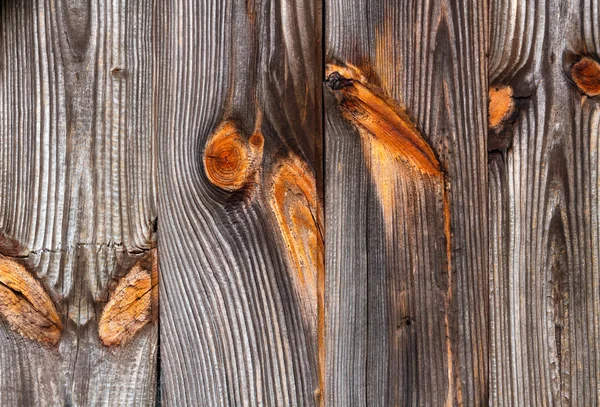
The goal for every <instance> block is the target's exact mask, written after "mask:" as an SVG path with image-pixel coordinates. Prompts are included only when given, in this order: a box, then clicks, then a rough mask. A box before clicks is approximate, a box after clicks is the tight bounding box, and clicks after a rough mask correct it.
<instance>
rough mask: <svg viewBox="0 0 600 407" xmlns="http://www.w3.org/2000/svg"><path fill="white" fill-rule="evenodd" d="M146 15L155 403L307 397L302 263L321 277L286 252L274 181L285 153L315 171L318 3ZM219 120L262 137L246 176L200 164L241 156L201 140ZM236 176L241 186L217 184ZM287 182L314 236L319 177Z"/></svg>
mask: <svg viewBox="0 0 600 407" xmlns="http://www.w3.org/2000/svg"><path fill="white" fill-rule="evenodd" d="M156 24H157V26H156V30H155V32H156V49H157V63H158V65H157V67H156V69H157V71H156V72H157V82H156V94H157V101H158V105H157V115H156V122H157V135H158V140H159V144H158V154H159V177H158V190H159V192H160V193H159V194H158V208H159V224H160V236H159V241H158V247H159V253H160V259H161V298H160V301H161V306H160V310H161V311H160V318H161V320H160V321H161V322H160V332H161V333H160V338H161V339H160V344H161V345H160V346H161V371H162V373H161V383H162V387H161V392H162V397H163V402H164V404H165V405H167V406H181V405H206V406H258V405H267V406H268V405H281V406H292V405H316V404H317V403H318V400H319V397H320V388H319V372H318V370H319V363H318V317H317V314H318V304H317V302H318V301H317V297H318V295H317V290H318V287H317V286H316V285H315V284H307V285H306V286H303V285H302V284H301V283H300V282H299V277H298V274H300V273H301V272H302V274H303V275H304V276H305V277H306V278H308V276H310V279H311V280H312V281H317V280H318V278H319V277H318V276H317V273H319V272H320V271H318V269H319V267H317V264H316V262H311V261H309V262H308V263H311V264H308V265H305V267H303V268H302V271H301V270H299V269H298V268H297V267H295V265H294V263H293V261H290V256H289V247H288V245H286V242H285V241H284V238H283V234H282V228H284V227H287V226H290V225H289V224H288V223H287V222H289V221H290V219H289V218H287V217H286V221H284V222H283V223H282V222H281V221H279V220H278V219H277V218H276V217H275V215H274V213H273V208H272V206H271V199H272V198H273V196H274V195H273V186H272V185H271V183H272V182H273V179H274V178H273V177H274V173H275V172H276V171H277V169H278V168H279V166H280V164H281V165H285V163H287V162H291V161H293V159H294V158H293V157H296V158H297V159H298V160H300V161H299V162H304V163H305V164H302V165H305V166H308V168H309V170H308V171H307V173H306V174H304V175H302V174H301V173H300V172H298V173H297V178H296V179H298V180H300V179H302V177H308V178H310V179H312V180H313V181H311V182H313V183H314V178H315V175H314V174H317V175H318V174H319V173H320V165H319V160H320V159H319V156H320V140H321V111H320V104H321V102H320V101H321V72H320V71H321V61H320V55H321V47H320V40H321V32H320V26H321V23H320V3H319V2H315V1H312V0H298V1H259V2H255V1H249V2H248V1H241V0H228V1H222V2H221V1H219V2H214V1H210V0H206V1H184V0H173V1H169V2H165V3H164V4H163V5H162V6H161V12H160V13H159V14H158V15H157V20H156ZM226 122H227V123H233V124H232V126H234V127H236V126H237V128H238V130H237V132H238V133H239V137H238V139H237V140H238V141H237V142H239V143H241V144H239V145H237V146H238V147H239V146H240V145H248V143H250V141H249V139H250V140H251V138H250V136H251V135H253V134H262V137H264V153H263V157H262V159H261V160H259V162H258V164H256V163H254V164H253V165H257V167H258V168H257V171H258V172H257V173H256V174H254V175H252V180H245V179H244V178H242V177H241V176H242V175H244V176H245V175H247V174H241V173H240V174H237V173H235V171H237V169H238V167H237V166H236V167H235V168H233V170H232V171H230V172H228V173H227V174H221V175H224V176H225V178H224V179H223V180H222V181H224V182H223V183H219V184H214V182H213V181H214V179H213V181H211V179H212V178H210V176H211V174H210V173H208V172H207V171H206V170H205V165H204V163H205V161H206V160H215V162H214V165H215V166H216V170H218V166H219V165H223V166H225V165H226V164H227V163H226V161H227V157H229V158H231V159H233V160H238V158H239V157H238V156H235V155H230V156H225V155H223V157H221V158H222V160H221V158H219V157H220V156H211V155H210V153H207V152H206V151H207V148H208V147H207V146H208V142H209V141H210V140H212V137H213V133H215V134H219V132H218V129H219V128H221V127H220V126H221V125H223V124H224V123H226ZM253 137H254V136H253ZM257 137H259V138H260V137H261V136H257ZM240 140H241V141H240ZM234 147H235V146H233V144H232V148H234ZM240 148H242V147H240ZM219 160H221V161H219ZM233 162H234V163H235V164H236V165H237V164H239V165H245V164H247V162H245V161H244V160H242V159H239V161H233ZM282 163H283V164H282ZM249 165H250V164H249ZM223 171H225V170H223ZM234 175H240V178H239V179H237V180H236V181H242V182H243V183H245V184H244V185H243V186H240V185H238V184H234V183H232V184H231V185H227V184H226V182H225V181H227V179H228V178H227V177H229V176H234ZM292 178H294V177H292ZM229 181H233V180H229ZM292 188H293V187H292ZM232 191H233V192H232ZM307 192H308V194H307ZM289 194H291V195H290V199H295V200H296V203H297V205H298V206H297V207H295V209H297V210H298V211H299V212H300V213H302V211H304V210H306V211H308V212H304V215H308V216H309V217H310V216H312V217H314V219H315V220H314V221H312V220H311V221H310V222H308V224H310V223H311V222H312V225H313V226H314V227H308V228H307V229H306V230H303V231H301V232H302V233H300V234H299V236H298V238H299V239H300V240H301V241H302V242H301V245H310V242H308V241H306V240H304V239H308V240H312V239H316V240H319V239H320V238H318V235H319V234H320V231H318V230H316V222H317V219H318V217H319V215H318V208H317V206H318V205H317V204H316V203H314V204H312V205H311V204H309V203H307V202H310V201H311V200H312V199H313V198H314V197H315V196H316V187H314V186H313V187H311V190H310V191H304V192H303V194H307V195H309V196H307V197H303V196H301V195H298V192H297V191H293V190H292V189H290V190H289ZM292 195H294V196H296V198H293V197H292ZM310 196H312V198H311V197H310ZM305 199H306V200H305ZM304 215H302V216H304ZM306 236H307V237H306ZM319 250H320V249H317V251H314V248H313V249H310V252H311V253H312V254H311V256H312V255H314V256H316V257H315V258H318V257H319V253H318V251H319ZM304 260H307V259H304Z"/></svg>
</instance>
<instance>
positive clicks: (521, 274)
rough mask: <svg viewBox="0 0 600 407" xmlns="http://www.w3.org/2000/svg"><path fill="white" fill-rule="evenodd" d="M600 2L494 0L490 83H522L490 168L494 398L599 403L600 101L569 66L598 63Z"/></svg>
mask: <svg viewBox="0 0 600 407" xmlns="http://www.w3.org/2000/svg"><path fill="white" fill-rule="evenodd" d="M598 10H599V5H598V3H597V2H588V1H573V2H560V1H554V0H548V1H529V2H523V3H518V4H517V3H513V2H507V1H502V0H497V1H494V2H492V6H491V54H490V83H491V84H492V85H493V86H510V87H512V89H513V90H514V91H513V94H514V98H515V102H516V103H515V106H516V112H515V114H514V115H512V117H511V118H510V119H509V120H508V123H506V125H505V126H504V128H503V129H502V130H501V131H500V132H499V133H498V132H496V131H494V132H492V133H491V136H493V137H498V135H500V136H501V138H503V139H507V140H511V141H512V143H511V145H510V146H509V147H508V149H506V150H504V152H502V153H500V152H498V153H497V154H495V155H496V158H495V159H494V161H493V162H492V164H491V165H490V169H489V171H490V179H492V178H493V179H496V180H498V181H497V182H493V183H492V182H490V208H492V209H491V210H492V211H495V212H496V214H497V215H496V217H497V218H498V219H503V222H502V223H501V224H498V225H497V226H496V227H494V228H492V229H491V235H490V236H491V242H494V243H492V244H493V246H495V248H494V249H491V250H492V251H494V252H495V256H497V258H495V259H492V258H490V264H491V265H492V270H493V273H492V274H491V275H490V277H491V281H492V286H493V289H492V301H494V303H495V304H496V307H495V310H496V312H495V313H493V314H492V315H491V324H492V325H491V326H492V333H491V334H492V337H491V338H492V339H491V340H492V346H491V349H492V352H491V355H490V356H491V366H492V371H491V375H492V376H493V377H494V381H493V382H492V386H491V388H490V403H491V404H492V405H499V406H500V405H564V406H589V405H598V404H600V391H599V387H598V377H600V375H599V373H600V359H599V357H598V355H599V352H600V348H599V345H600V343H599V340H598V338H599V335H598V333H599V332H598V321H599V314H600V312H599V310H600V303H599V300H598V298H599V295H600V286H599V281H600V279H599V273H600V271H599V267H598V253H599V250H600V246H599V241H598V231H599V229H598V219H599V218H598V217H599V213H600V212H599V205H598V185H599V184H598V182H599V181H598V180H599V178H598V171H599V168H598V137H599V131H598V128H599V127H598V118H599V114H600V110H599V105H598V100H597V98H594V97H588V96H586V95H585V92H584V91H583V90H580V89H578V87H577V85H576V80H575V79H576V78H574V77H573V75H572V74H571V70H572V68H573V66H574V64H576V63H577V62H578V61H580V60H581V59H582V58H591V60H595V61H598V52H599V48H598V47H599V45H600V44H599V43H598V38H600V31H599V29H600V22H599V20H598ZM596 78H598V76H597V75H596ZM590 79H591V80H594V75H591V76H590ZM596 80H597V79H596ZM496 242H498V243H496ZM500 242H505V243H500Z"/></svg>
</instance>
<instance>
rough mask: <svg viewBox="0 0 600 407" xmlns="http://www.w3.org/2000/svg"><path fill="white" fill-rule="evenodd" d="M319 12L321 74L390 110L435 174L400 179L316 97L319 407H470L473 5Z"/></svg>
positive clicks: (352, 4) (379, 5)
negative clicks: (405, 122)
mask: <svg viewBox="0 0 600 407" xmlns="http://www.w3.org/2000/svg"><path fill="white" fill-rule="evenodd" d="M325 9H326V19H325V26H326V30H327V34H326V49H327V54H326V59H327V61H328V63H333V64H336V65H341V66H344V65H346V66H348V67H349V69H356V70H357V71H358V72H360V74H361V75H362V76H363V77H364V78H365V80H366V81H367V82H368V83H370V84H371V85H372V86H376V87H379V88H381V90H382V93H383V94H384V95H385V96H386V97H388V98H391V99H394V100H395V101H396V102H397V103H400V104H402V105H403V106H404V107H405V108H406V110H407V113H408V116H409V118H410V119H411V121H412V122H414V123H415V124H416V127H417V130H418V131H419V132H420V133H421V135H422V136H423V137H424V138H425V140H426V141H427V142H428V143H429V145H430V146H431V147H432V148H433V150H434V152H435V154H436V155H437V157H438V159H439V161H440V163H441V167H442V169H443V171H444V172H445V173H446V184H445V185H444V183H443V182H441V181H440V180H439V179H438V178H431V177H429V176H427V175H425V174H420V173H418V172H414V171H411V170H410V169H408V168H406V166H404V165H403V164H402V162H401V161H399V160H397V159H395V158H394V157H393V155H391V154H390V152H389V151H388V150H389V149H386V148H383V147H382V146H381V145H379V143H378V142H377V141H376V140H369V139H365V138H362V139H361V138H360V137H359V132H358V130H357V128H356V127H355V126H353V124H352V123H350V122H348V121H347V120H346V119H345V118H344V117H343V116H342V114H341V112H340V111H339V106H338V101H337V100H336V99H335V97H334V96H335V95H331V96H326V116H327V120H326V131H325V134H326V149H325V150H326V165H325V169H326V170H325V174H326V186H325V190H326V199H325V202H326V203H325V207H326V230H327V243H326V248H327V250H326V284H325V287H326V288H325V296H326V307H325V308H326V335H325V338H326V360H327V363H326V366H327V370H326V380H327V382H326V404H327V405H331V406H365V405H369V406H388V405H436V406H439V405H456V404H462V405H473V406H479V405H484V404H485V403H486V402H487V384H488V376H487V356H488V353H487V315H488V305H487V300H488V295H487V287H488V280H487V278H488V273H487V269H488V264H487V250H488V243H487V224H486V219H487V166H486V164H487V157H486V154H487V151H486V150H487V146H486V134H487V121H488V117H487V116H488V115H487V97H488V89H487V72H486V59H485V52H486V46H487V38H486V28H487V8H486V3H485V2H479V1H464V2H463V1H458V2H455V1H434V2H429V1H408V2H395V1H385V0H353V1H338V0H328V1H326V3H325ZM352 66H353V67H354V68H352ZM444 189H446V191H447V193H448V198H449V199H448V200H449V204H450V214H449V215H450V226H451V241H450V242H448V241H447V239H446V230H447V228H446V226H445V225H444V206H445V205H444V203H443V201H444V199H443V196H444V193H443V192H444ZM447 244H449V245H450V251H448V247H447Z"/></svg>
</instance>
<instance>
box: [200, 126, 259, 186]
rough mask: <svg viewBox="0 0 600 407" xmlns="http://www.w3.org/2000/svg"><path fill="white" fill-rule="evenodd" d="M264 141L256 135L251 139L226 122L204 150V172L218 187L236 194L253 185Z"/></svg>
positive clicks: (257, 133) (212, 136)
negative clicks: (245, 186) (248, 185)
mask: <svg viewBox="0 0 600 407" xmlns="http://www.w3.org/2000/svg"><path fill="white" fill-rule="evenodd" d="M263 145H264V138H263V136H262V134H260V133H259V132H255V133H254V134H253V135H252V136H250V138H249V139H246V138H245V137H243V136H242V134H241V132H240V130H239V129H238V128H237V126H236V125H235V124H234V123H232V122H230V121H227V122H225V123H223V124H222V125H221V126H219V128H218V129H217V130H216V131H215V132H214V133H213V134H212V135H211V137H210V139H209V140H208V143H207V145H206V149H205V151H204V170H205V172H206V176H207V177H208V179H209V180H210V182H211V183H213V184H214V185H215V186H217V187H219V188H221V189H224V190H225V191H230V192H232V191H236V190H238V189H240V188H242V187H243V186H244V185H246V184H247V183H248V182H250V181H251V180H252V179H253V177H254V175H255V174H256V170H257V169H258V167H259V166H260V164H261V162H262V151H263Z"/></svg>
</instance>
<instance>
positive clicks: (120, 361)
mask: <svg viewBox="0 0 600 407" xmlns="http://www.w3.org/2000/svg"><path fill="white" fill-rule="evenodd" d="M0 31H1V34H0V253H1V254H2V255H4V256H6V259H8V260H10V261H15V262H16V264H17V265H16V266H14V267H19V268H21V267H22V268H24V269H25V270H26V271H24V272H25V273H30V274H31V276H33V277H35V278H36V279H38V281H37V282H35V280H34V282H31V283H30V284H29V285H28V287H29V288H28V289H32V290H33V291H36V292H37V291H40V290H42V291H40V292H46V293H47V294H48V296H49V298H50V301H49V302H48V301H44V303H48V304H51V305H48V304H46V305H43V307H42V308H39V306H38V304H37V303H36V302H35V301H33V300H31V298H32V297H31V296H28V295H27V294H26V291H21V292H22V293H23V296H24V297H23V298H25V299H24V300H22V301H27V298H29V302H30V303H31V304H32V306H33V307H35V308H36V309H46V310H49V309H50V308H51V307H55V308H56V310H57V311H56V312H58V315H59V321H55V320H54V317H51V316H52V313H51V312H50V313H49V314H47V315H48V318H49V320H50V321H52V323H53V324H54V326H55V327H58V326H61V327H62V330H61V331H60V335H59V336H57V335H56V332H52V334H51V335H50V337H48V339H49V340H48V341H46V342H50V346H41V345H40V344H39V343H38V342H34V341H30V340H27V339H25V338H23V337H22V336H21V335H19V334H18V332H19V331H22V330H21V329H18V328H17V329H16V330H14V331H13V330H10V328H11V327H12V326H13V325H11V322H10V319H8V321H9V322H8V323H6V322H5V321H6V320H5V319H2V322H0V372H2V373H0V405H3V406H5V405H6V406H31V405H36V406H60V405H78V406H83V405H98V406H100V405H105V406H115V405H140V404H142V405H151V404H152V403H153V400H154V395H155V391H156V377H155V376H156V374H155V372H156V362H155V359H156V350H157V338H158V327H157V325H156V324H149V325H147V326H146V327H145V328H144V329H142V330H141V331H140V332H139V333H138V334H137V335H136V336H135V337H134V338H133V339H132V341H131V342H130V344H129V345H128V346H126V347H114V348H108V347H106V346H104V345H102V344H101V342H100V338H99V335H98V322H99V318H100V315H101V313H102V309H103V307H104V305H105V304H106V302H107V301H108V299H109V297H110V296H111V293H112V291H113V290H114V288H115V286H116V282H117V281H118V280H119V279H120V277H121V276H123V275H125V274H127V272H128V270H129V269H130V268H131V267H133V265H134V264H135V263H136V261H137V260H138V258H139V257H140V256H142V255H143V253H144V252H145V251H147V250H149V249H150V248H151V247H153V246H154V245H155V243H154V240H155V238H154V230H155V226H156V225H155V219H156V211H155V205H154V178H155V172H156V163H155V157H154V134H153V128H152V112H151V111H152V107H151V103H152V102H151V100H152V93H153V91H152V83H153V71H154V70H153V57H152V43H151V41H150V40H151V38H152V5H151V4H150V3H144V2H126V1H116V2H106V1H98V2H91V1H90V2H84V1H82V2H72V1H66V0H65V1H64V0H58V1H42V0H40V1H25V2H20V1H2V2H0ZM3 262H4V260H3ZM2 272H3V274H4V272H5V270H3V271H2ZM2 281H4V280H2ZM24 281H28V280H24ZM3 284H4V282H3ZM38 284H39V286H40V287H39V288H34V287H37V285H38ZM13 292H14V293H17V294H16V295H17V296H19V295H20V294H19V293H18V292H17V291H13ZM22 304H25V303H22ZM22 333H23V332H22ZM24 336H26V337H30V336H31V335H30V334H24Z"/></svg>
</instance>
